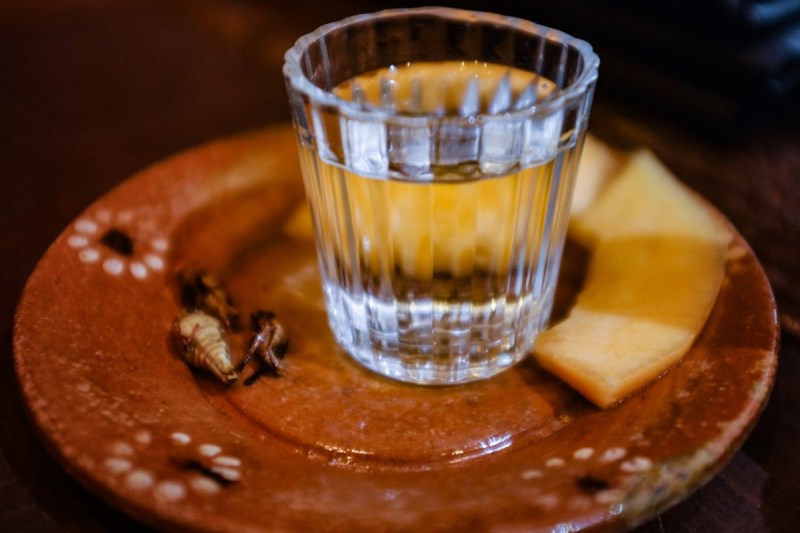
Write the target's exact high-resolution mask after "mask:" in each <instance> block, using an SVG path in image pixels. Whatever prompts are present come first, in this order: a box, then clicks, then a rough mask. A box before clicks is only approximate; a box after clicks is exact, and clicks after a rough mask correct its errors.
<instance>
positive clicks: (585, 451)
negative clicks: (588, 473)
mask: <svg viewBox="0 0 800 533" xmlns="http://www.w3.org/2000/svg"><path fill="white" fill-rule="evenodd" d="M593 454H594V449H593V448H589V447H584V448H578V449H577V450H575V453H573V454H572V457H574V458H575V459H581V460H583V459H588V458H589V457H591V456H592V455H593Z"/></svg>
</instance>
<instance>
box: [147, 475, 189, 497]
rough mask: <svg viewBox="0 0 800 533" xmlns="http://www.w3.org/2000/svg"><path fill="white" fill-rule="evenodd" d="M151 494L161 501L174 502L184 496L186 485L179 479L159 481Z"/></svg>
mask: <svg viewBox="0 0 800 533" xmlns="http://www.w3.org/2000/svg"><path fill="white" fill-rule="evenodd" d="M153 495H154V496H155V497H156V498H158V499H159V500H161V501H167V502H176V501H178V500H181V499H183V498H184V496H186V486H185V485H184V484H183V483H180V482H179V481H172V480H167V481H159V482H158V484H156V486H155V488H154V489H153Z"/></svg>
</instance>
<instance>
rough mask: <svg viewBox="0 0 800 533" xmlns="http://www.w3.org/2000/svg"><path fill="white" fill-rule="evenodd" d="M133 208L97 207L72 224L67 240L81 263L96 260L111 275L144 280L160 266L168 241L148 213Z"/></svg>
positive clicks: (161, 268) (161, 267) (162, 268)
mask: <svg viewBox="0 0 800 533" xmlns="http://www.w3.org/2000/svg"><path fill="white" fill-rule="evenodd" d="M137 215H142V213H137V212H136V211H133V210H123V211H118V212H113V211H110V210H107V209H101V210H98V211H97V212H95V213H94V215H93V216H83V217H81V218H79V219H77V220H76V221H75V222H74V224H73V225H72V228H71V230H72V232H71V234H70V235H69V236H68V237H67V244H68V245H69V246H71V247H72V248H74V249H75V250H77V252H78V259H80V260H81V261H82V262H84V263H89V264H98V265H100V266H101V268H102V269H103V271H104V272H106V273H107V274H109V275H111V276H123V275H130V276H131V277H133V278H135V279H138V280H144V279H147V278H148V277H149V276H150V274H151V273H153V272H161V271H162V270H164V265H165V260H164V254H165V253H166V251H167V249H168V248H169V241H168V240H167V239H166V237H165V236H164V235H163V234H162V233H161V232H160V231H159V230H158V229H157V228H156V227H155V225H154V224H153V223H152V218H151V217H148V216H137Z"/></svg>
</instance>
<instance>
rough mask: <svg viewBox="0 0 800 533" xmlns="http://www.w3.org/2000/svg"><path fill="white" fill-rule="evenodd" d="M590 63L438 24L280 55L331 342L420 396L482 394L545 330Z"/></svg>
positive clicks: (332, 35) (455, 15) (467, 20)
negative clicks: (434, 388) (460, 387)
mask: <svg viewBox="0 0 800 533" xmlns="http://www.w3.org/2000/svg"><path fill="white" fill-rule="evenodd" d="M598 64H599V61H598V58H597V56H596V55H595V54H594V52H593V51H592V48H591V46H590V45H589V44H588V43H586V42H584V41H581V40H578V39H575V38H573V37H570V36H569V35H566V34H565V33H563V32H560V31H557V30H554V29H550V28H546V27H543V26H540V25H537V24H534V23H532V22H529V21H525V20H521V19H517V18H512V17H506V16H500V15H495V14H489V13H478V12H471V11H464V10H456V9H445V8H418V9H399V10H388V11H382V12H378V13H374V14H367V15H358V16H354V17H350V18H347V19H345V20H342V21H340V22H335V23H332V24H328V25H325V26H322V27H321V28H319V29H317V30H316V31H314V32H313V33H310V34H308V35H305V36H303V37H301V38H300V39H299V40H298V41H297V42H296V44H295V45H294V47H293V48H291V49H290V50H289V51H288V52H287V53H286V62H285V64H284V67H283V73H284V76H285V79H286V85H287V90H288V95H289V103H290V107H291V111H292V118H293V123H294V127H295V131H296V133H297V139H298V145H299V153H300V161H301V167H302V172H303V179H304V185H305V190H306V195H307V199H308V202H309V204H310V208H311V214H312V219H313V225H314V232H315V241H316V246H317V255H318V259H319V266H320V271H321V276H322V285H323V289H324V294H325V301H326V308H327V313H328V318H329V323H330V326H331V328H332V330H333V333H334V335H335V337H336V340H337V342H338V343H339V344H340V345H341V346H342V347H343V348H344V349H345V350H346V351H347V352H349V353H350V354H351V355H352V356H353V357H354V358H355V359H356V360H357V361H359V362H360V363H361V364H363V365H364V366H366V367H368V368H370V369H372V370H374V371H375V372H378V373H379V374H382V375H384V376H388V377H391V378H395V379H398V380H402V381H407V382H412V383H418V384H438V385H442V384H456V383H464V382H468V381H473V380H477V379H483V378H488V377H490V376H492V375H495V374H496V373H498V372H500V371H502V370H504V369H506V368H509V367H510V366H512V365H513V364H514V363H516V362H518V361H520V360H521V359H522V358H524V357H525V356H526V355H527V354H528V353H530V352H531V351H532V350H533V348H534V343H535V340H536V336H537V334H538V332H540V331H541V330H542V329H543V328H545V327H546V326H547V323H548V319H549V316H550V310H551V307H552V304H553V294H554V288H555V284H556V279H557V276H558V269H559V263H560V260H561V254H562V249H563V245H564V239H565V233H566V226H567V220H568V214H569V207H570V198H571V194H572V188H573V182H574V176H575V171H576V167H577V165H578V160H579V157H580V152H581V148H582V145H583V139H584V135H585V131H586V126H587V121H588V116H589V110H590V107H591V101H592V94H593V91H594V86H595V83H596V80H597V69H598Z"/></svg>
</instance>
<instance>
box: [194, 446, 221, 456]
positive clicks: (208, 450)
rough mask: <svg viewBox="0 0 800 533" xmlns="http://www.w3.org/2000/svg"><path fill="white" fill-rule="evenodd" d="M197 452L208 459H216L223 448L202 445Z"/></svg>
mask: <svg viewBox="0 0 800 533" xmlns="http://www.w3.org/2000/svg"><path fill="white" fill-rule="evenodd" d="M197 451H198V452H200V453H201V454H203V455H205V456H206V457H214V456H215V455H217V454H219V453H220V452H221V451H222V448H220V447H219V446H217V445H216V444H201V445H200V446H198V447H197Z"/></svg>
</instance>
